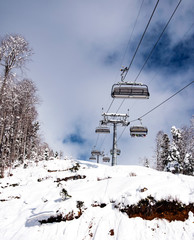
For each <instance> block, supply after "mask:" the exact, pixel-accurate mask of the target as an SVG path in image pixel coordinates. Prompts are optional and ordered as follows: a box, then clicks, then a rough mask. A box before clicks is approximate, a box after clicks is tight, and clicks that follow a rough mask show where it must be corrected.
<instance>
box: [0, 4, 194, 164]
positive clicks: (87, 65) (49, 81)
mask: <svg viewBox="0 0 194 240" xmlns="http://www.w3.org/2000/svg"><path fill="white" fill-rule="evenodd" d="M141 2H142V1H141V0H122V1H117V0H106V1H104V0H98V1H90V0H83V1H78V0H77V1H70V0H65V1H64V0H58V1H54V0H41V1H40V0H34V1H29V0H17V1H15V0H6V1H0V22H1V28H0V36H1V37H4V36H5V35H6V34H12V33H14V34H21V35H23V36H24V37H25V38H26V39H27V41H29V43H30V46H31V47H32V48H33V50H34V55H33V56H32V61H31V62H30V63H29V64H28V65H27V68H28V70H26V71H25V73H24V76H23V77H28V78H30V79H32V80H33V81H34V82H35V83H36V85H37V87H38V89H39V95H40V97H41V99H42V104H41V105H40V106H39V120H40V122H41V125H42V134H43V135H44V136H45V141H47V142H48V143H49V145H50V146H51V147H52V148H54V150H63V152H64V155H66V156H68V155H69V156H73V157H75V158H87V157H89V155H90V152H91V150H92V147H93V146H94V145H95V144H96V143H97V147H98V148H101V150H104V151H105V152H106V153H107V154H109V151H110V149H111V148H112V133H111V134H110V135H109V136H106V138H104V137H103V136H99V139H98V141H97V136H96V134H95V128H96V127H97V126H98V124H99V121H100V120H101V119H102V117H101V113H102V107H103V108H104V111H106V110H107V109H108V107H109V106H110V103H111V101H112V99H111V96H110V92H111V87H112V85H113V84H114V83H117V82H119V81H120V67H121V66H122V65H123V66H128V65H129V62H130V60H131V57H132V56H133V53H134V50H135V48H136V46H137V44H138V42H139V39H140V37H141V35H142V33H143V31H144V28H145V26H146V24H147V21H148V19H149V17H150V14H151V12H152V9H153V7H154V5H155V1H153V0H151V1H150V0H144V3H143V6H142V9H141V12H140V15H139V18H138V20H137V24H136V27H135V29H134V32H133V35H132V37H131V41H130V42H129V39H130V35H131V32H132V29H133V26H134V23H135V20H136V17H137V14H138V11H139V8H140V5H141ZM177 3H178V1H177V0H171V1H169V0H163V1H160V3H159V5H158V8H157V10H156V12H155V14H154V16H153V19H152V21H151V24H150V26H149V28H148V30H147V32H146V35H145V38H144V39H143V41H142V44H141V46H140V48H139V51H138V53H137V55H136V57H135V60H134V62H133V64H132V66H131V69H130V71H129V73H128V75H127V78H126V80H127V81H133V80H134V78H135V77H136V76H137V74H138V72H139V70H140V68H141V66H142V64H143V62H144V60H145V59H146V57H147V54H148V53H149V51H150V50H151V48H152V47H153V45H154V43H155V41H156V40H157V38H158V36H159V34H160V32H161V30H162V28H163V26H164V25H165V24H166V22H167V21H168V19H169V17H170V15H171V13H172V12H173V10H174V8H175V6H176V4H177ZM193 16H194V2H193V0H187V1H182V3H181V4H180V6H179V8H178V10H177V12H176V14H175V16H174V17H173V19H172V21H171V23H170V24H169V26H168V28H167V30H166V31H165V34H164V35H163V37H162V38H161V40H160V42H159V44H158V46H157V48H156V49H155V51H154V53H153V55H152V57H151V58H150V59H149V61H148V64H147V65H146V66H145V68H144V70H143V71H142V73H141V75H140V76H139V78H138V82H143V83H145V84H147V85H148V86H149V90H150V99H149V100H144V101H135V100H127V101H125V102H124V104H123V105H122V107H121V108H120V110H119V111H120V113H127V109H129V110H130V111H129V115H130V117H129V121H130V120H133V119H136V118H138V117H139V116H141V115H143V114H144V113H145V112H146V111H148V110H150V109H151V108H153V107H155V106H156V105H157V104H159V103H160V102H162V101H163V100H165V99H166V98H168V97H169V96H170V95H172V94H173V93H174V92H175V91H177V90H179V89H180V88H182V87H183V86H185V85H186V84H187V83H189V82H190V81H192V80H193V76H194V73H193V71H194V70H193V64H194V24H193V23H194V18H193ZM128 43H129V46H128ZM127 46H128V48H127ZM193 94H194V86H190V87H189V88H187V89H186V90H185V91H184V92H182V93H181V94H179V95H177V96H176V97H175V98H173V99H172V100H171V101H169V102H168V103H166V104H165V105H163V106H161V107H160V108H159V109H157V110H155V111H154V112H152V113H150V114H149V115H147V116H146V117H145V118H144V119H143V120H142V122H143V124H144V125H146V126H147V127H148V129H149V134H148V136H147V137H146V139H131V138H130V134H129V129H128V128H127V129H126V130H125V132H124V134H123V135H122V138H121V139H120V140H119V142H118V147H119V148H120V149H121V152H122V154H121V156H119V158H118V163H119V164H139V161H140V159H142V158H144V156H148V157H150V158H151V157H152V156H153V153H154V147H155V136H156V134H157V132H158V131H159V130H163V131H165V132H167V133H169V132H170V128H171V126H172V125H175V126H177V127H182V126H183V125H189V120H190V119H191V116H192V115H193V114H194V104H193ZM121 101H122V100H116V101H114V103H113V105H112V107H111V109H110V111H109V112H116V111H117V109H118V107H119V106H120V104H121ZM134 124H139V123H138V122H137V123H134ZM122 130H123V128H122V127H119V128H118V136H119V135H120V134H121V132H122Z"/></svg>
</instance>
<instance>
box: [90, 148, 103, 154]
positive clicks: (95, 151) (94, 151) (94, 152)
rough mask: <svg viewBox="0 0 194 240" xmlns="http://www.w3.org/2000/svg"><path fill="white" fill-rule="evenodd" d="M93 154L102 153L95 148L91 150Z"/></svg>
mask: <svg viewBox="0 0 194 240" xmlns="http://www.w3.org/2000/svg"><path fill="white" fill-rule="evenodd" d="M91 154H92V155H101V154H102V153H101V152H100V151H98V150H95V149H94V150H92V151H91Z"/></svg>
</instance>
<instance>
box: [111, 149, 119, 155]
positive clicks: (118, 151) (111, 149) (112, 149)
mask: <svg viewBox="0 0 194 240" xmlns="http://www.w3.org/2000/svg"><path fill="white" fill-rule="evenodd" d="M110 154H111V155H113V149H111V150H110ZM120 154H121V150H120V149H117V155H120Z"/></svg>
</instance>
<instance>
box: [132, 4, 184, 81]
mask: <svg viewBox="0 0 194 240" xmlns="http://www.w3.org/2000/svg"><path fill="white" fill-rule="evenodd" d="M181 1H182V0H180V1H179V2H178V4H177V6H176V8H175V9H174V11H173V13H172V15H171V16H170V18H169V20H168V22H167V23H166V25H165V27H164V28H163V30H162V32H161V34H160V36H159V38H158V40H157V41H156V43H155V44H154V46H153V48H152V50H151V52H150V54H149V55H148V57H147V59H146V60H145V62H144V64H143V66H142V68H141V69H140V72H139V73H138V75H137V77H136V78H135V80H134V82H136V80H137V79H138V77H139V75H140V74H141V72H142V70H143V69H144V67H145V65H146V63H147V62H148V60H149V58H150V57H151V55H152V53H153V51H154V49H155V48H156V46H157V44H158V42H159V41H160V39H161V37H162V35H163V33H164V32H165V30H166V28H167V27H168V24H169V23H170V21H171V19H172V18H173V16H174V14H175V12H176V10H177V9H178V7H179V5H180V3H181Z"/></svg>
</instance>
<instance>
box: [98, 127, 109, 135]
mask: <svg viewBox="0 0 194 240" xmlns="http://www.w3.org/2000/svg"><path fill="white" fill-rule="evenodd" d="M95 132H96V133H110V128H108V127H106V126H99V127H97V128H96V130H95Z"/></svg>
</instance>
